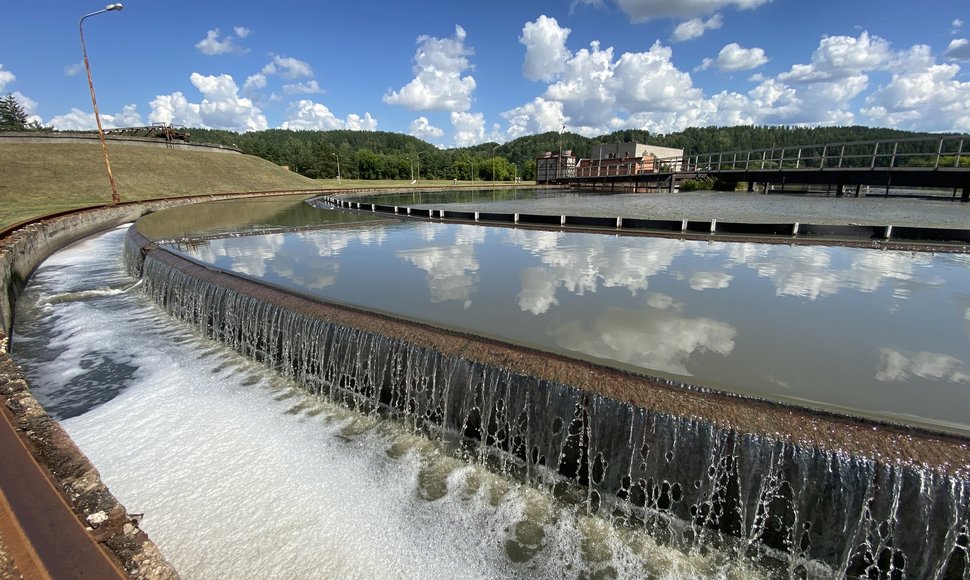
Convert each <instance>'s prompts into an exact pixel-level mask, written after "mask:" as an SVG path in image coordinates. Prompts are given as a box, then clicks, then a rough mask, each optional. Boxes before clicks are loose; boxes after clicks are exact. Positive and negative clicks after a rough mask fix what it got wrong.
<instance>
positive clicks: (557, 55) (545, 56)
mask: <svg viewBox="0 0 970 580" xmlns="http://www.w3.org/2000/svg"><path fill="white" fill-rule="evenodd" d="M569 32H570V30H569V29H568V28H562V27H561V26H559V22H557V21H556V19H555V18H550V17H548V16H546V15H542V16H540V17H539V18H537V19H536V21H535V22H526V23H525V26H524V27H523V28H522V36H520V37H519V42H521V43H522V44H524V45H525V62H524V63H523V64H522V74H524V75H525V78H527V79H529V80H533V81H547V82H548V81H551V80H553V79H554V78H555V77H556V75H557V74H560V73H562V72H563V71H564V70H565V68H566V61H567V60H568V59H569V58H570V56H572V55H571V54H570V52H569V50H568V49H567V48H566V39H567V38H568V37H569Z"/></svg>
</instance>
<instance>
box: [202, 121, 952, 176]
mask: <svg viewBox="0 0 970 580" xmlns="http://www.w3.org/2000/svg"><path fill="white" fill-rule="evenodd" d="M189 132H190V133H191V139H192V141H198V142H207V143H219V144H222V145H234V146H236V147H238V148H240V149H241V150H242V151H243V152H244V153H247V154H250V155H257V156H259V157H262V158H264V159H268V160H270V161H272V162H274V163H277V164H279V165H286V166H288V167H289V168H290V169H291V170H292V171H296V172H298V173H300V174H302V175H305V176H307V177H311V178H328V179H332V178H334V177H336V175H337V161H338V160H339V162H340V172H341V176H342V177H344V178H349V179H417V178H419V177H420V179H444V180H452V179H458V180H462V181H476V180H481V181H492V180H497V181H512V180H513V179H514V178H521V179H523V180H526V181H531V180H534V179H535V175H536V164H535V160H536V158H537V157H540V156H542V155H543V154H544V153H546V152H550V153H552V154H553V155H556V154H558V153H559V151H560V150H562V151H572V153H573V154H574V155H576V156H577V157H578V158H588V157H589V156H590V152H591V151H592V148H593V146H595V145H597V144H602V143H622V142H638V143H649V144H651V145H657V146H660V147H671V148H674V149H683V150H684V153H685V154H686V155H694V154H702V153H717V152H727V151H746V150H751V149H768V148H772V147H788V146H797V145H812V144H822V143H844V142H851V141H876V140H882V141H888V140H896V139H906V138H914V137H915V138H927V140H926V141H920V142H914V143H901V144H900V145H899V147H898V153H899V154H900V158H901V159H902V160H904V161H905V162H907V163H912V164H919V163H920V158H918V157H906V156H907V155H910V154H913V153H921V154H926V155H927V156H930V155H935V153H936V144H935V143H934V142H933V141H932V138H934V137H939V135H938V134H932V133H920V132H913V131H901V130H897V129H887V128H872V127H863V126H847V127H796V126H750V125H747V126H733V127H700V128H694V127H691V128H688V129H685V130H683V131H679V132H676V133H669V134H655V133H651V132H649V131H645V130H637V129H630V130H623V131H616V132H613V133H609V134H607V135H602V136H599V137H592V138H590V137H585V136H583V135H579V134H577V133H570V132H568V131H565V132H563V133H559V132H556V131H550V132H546V133H540V134H538V135H529V136H525V137H520V138H518V139H515V140H513V141H509V142H506V143H502V144H499V143H495V142H488V143H481V144H479V145H474V146H471V147H460V148H454V149H439V148H437V147H435V146H434V145H431V144H430V143H427V142H425V141H422V140H421V139H418V138H416V137H411V136H409V135H403V134H400V133H388V132H382V131H346V130H338V131H291V130H283V129H270V130H267V131H253V132H248V133H234V132H230V131H216V130H210V129H189ZM966 147H967V148H968V149H970V143H968V144H967V145H966ZM964 159H966V161H964ZM965 163H970V154H968V155H965V157H964V158H961V165H962V164H965Z"/></svg>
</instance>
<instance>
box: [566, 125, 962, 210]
mask: <svg viewBox="0 0 970 580" xmlns="http://www.w3.org/2000/svg"><path fill="white" fill-rule="evenodd" d="M635 163H636V162H635V161H631V163H629V164H625V165H624V164H619V165H611V166H608V167H598V166H597V164H596V161H595V160H594V161H592V162H591V163H590V164H589V165H586V166H581V167H578V168H577V169H576V175H575V177H573V176H570V177H568V178H564V179H561V180H560V183H567V184H570V185H578V186H593V187H604V186H606V187H611V188H613V187H615V188H622V189H629V188H631V187H632V188H633V189H634V191H637V190H639V189H641V188H642V189H644V190H647V189H662V190H667V191H673V190H674V189H675V188H676V187H677V186H678V185H679V184H680V183H681V182H682V181H684V180H686V179H707V178H712V179H716V180H718V181H725V182H729V183H732V182H733V183H741V182H746V183H747V184H748V191H754V189H755V185H756V184H760V185H761V187H762V188H765V189H767V187H768V186H772V185H780V186H781V187H782V188H784V186H785V185H786V184H799V185H828V186H835V188H836V194H837V195H841V194H842V193H843V192H844V189H845V187H846V186H854V187H855V188H856V194H857V195H858V192H859V188H861V187H862V186H869V187H880V188H886V191H887V193H888V190H889V188H891V187H917V188H920V187H927V188H938V189H939V188H945V189H953V192H954V196H955V195H956V192H957V190H962V195H961V201H970V136H968V135H944V136H940V137H932V138H910V139H897V140H888V141H884V140H881V141H853V142H846V143H826V144H821V145H801V146H785V147H771V148H768V149H752V150H749V151H729V152H724V153H705V154H700V155H685V156H682V157H665V158H659V159H656V160H655V162H654V163H653V170H652V171H646V172H636V171H634V167H635Z"/></svg>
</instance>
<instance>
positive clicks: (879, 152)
mask: <svg viewBox="0 0 970 580" xmlns="http://www.w3.org/2000/svg"><path fill="white" fill-rule="evenodd" d="M655 167H656V168H657V169H658V170H659V171H661V172H665V171H671V170H673V171H680V172H688V173H694V172H696V173H703V172H719V171H763V170H773V169H777V170H779V171H780V170H786V169H801V170H805V169H819V170H837V169H865V168H868V169H876V168H880V169H882V168H906V167H913V168H922V169H925V168H928V167H931V168H934V169H949V168H960V167H970V136H968V135H944V136H940V137H929V138H927V137H915V138H909V139H894V140H877V141H851V142H845V143H825V144H821V145H790V146H784V147H770V148H767V149H751V150H748V151H729V152H724V153H702V154H699V155H685V156H682V157H663V158H660V159H657V160H656V164H655Z"/></svg>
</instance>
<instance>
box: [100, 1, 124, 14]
mask: <svg viewBox="0 0 970 580" xmlns="http://www.w3.org/2000/svg"><path fill="white" fill-rule="evenodd" d="M104 9H105V10H107V11H108V12H121V11H122V10H124V9H125V5H124V4H122V3H120V2H119V3H117V4H108V5H107V6H105V7H104Z"/></svg>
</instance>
